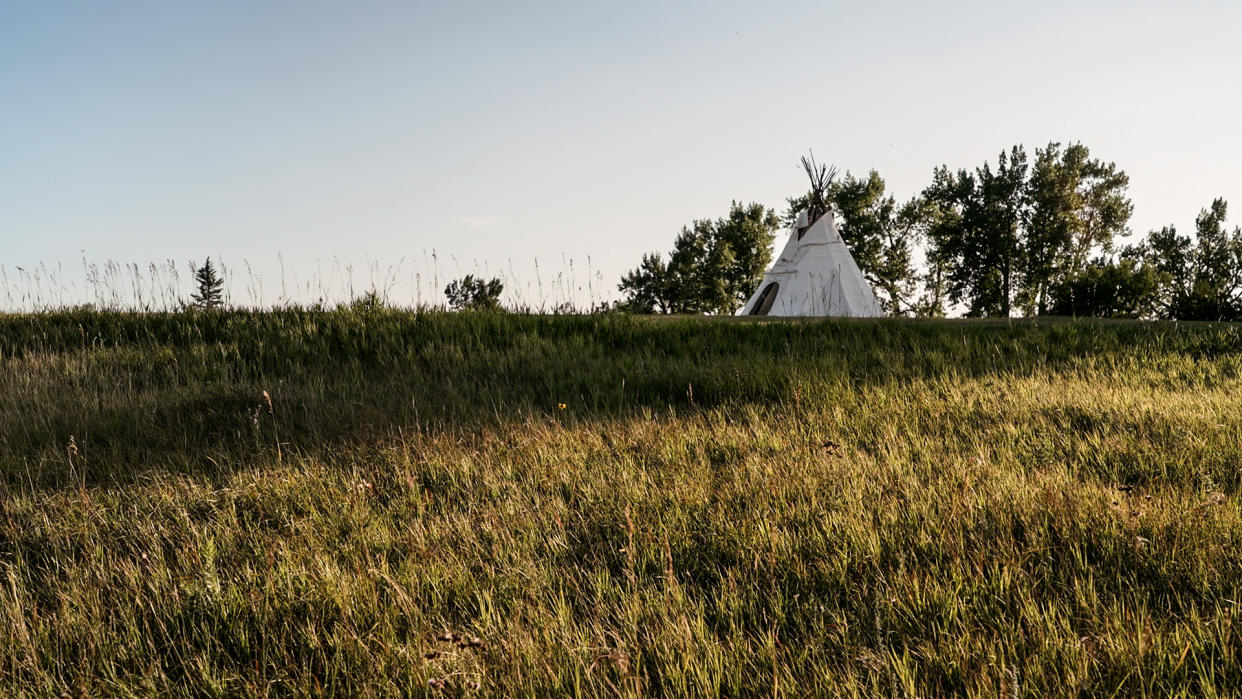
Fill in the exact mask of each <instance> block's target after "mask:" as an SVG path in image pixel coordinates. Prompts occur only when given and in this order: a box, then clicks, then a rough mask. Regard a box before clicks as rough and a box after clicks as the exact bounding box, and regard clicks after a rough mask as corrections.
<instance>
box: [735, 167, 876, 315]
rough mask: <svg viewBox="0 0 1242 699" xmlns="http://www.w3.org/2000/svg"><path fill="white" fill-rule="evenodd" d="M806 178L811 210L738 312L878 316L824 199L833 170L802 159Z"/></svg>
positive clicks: (803, 214) (800, 218) (804, 213)
mask: <svg viewBox="0 0 1242 699" xmlns="http://www.w3.org/2000/svg"><path fill="white" fill-rule="evenodd" d="M802 165H803V166H804V167H805V168H806V171H807V174H808V175H810V177H811V197H810V199H811V201H810V206H809V207H808V208H806V209H804V210H803V211H802V212H801V213H800V214H798V221H797V223H795V224H794V227H793V230H792V231H790V234H789V242H787V243H785V249H784V250H782V251H781V254H780V256H779V257H777V258H776V263H775V264H773V265H772V268H771V269H769V270H768V271H767V273H766V274H765V275H764V276H763V283H762V284H760V285H759V288H758V289H756V290H755V293H754V295H752V296H751V297H750V300H749V301H747V302H746V305H745V306H743V307H742V311H741V313H742V315H752V316H768V315H770V316H851V317H855V318H872V317H878V316H881V315H883V314H882V313H881V312H880V305H879V303H877V302H876V299H875V293H874V292H872V291H871V286H870V285H869V284H867V280H866V279H864V278H863V275H862V271H861V270H859V269H858V264H857V263H856V262H854V257H853V256H852V255H850V249H849V248H848V247H846V245H845V241H844V240H842V239H841V234H840V232H838V231H837V225H836V222H835V221H834V220H833V217H832V211H831V210H830V209H829V207H828V204H827V200H826V198H825V195H826V193H827V189H828V185H829V184H830V183H831V182H832V177H833V175H835V174H836V171H835V170H829V169H828V168H826V167H824V166H816V164H815V161H814V160H807V159H806V158H803V159H802Z"/></svg>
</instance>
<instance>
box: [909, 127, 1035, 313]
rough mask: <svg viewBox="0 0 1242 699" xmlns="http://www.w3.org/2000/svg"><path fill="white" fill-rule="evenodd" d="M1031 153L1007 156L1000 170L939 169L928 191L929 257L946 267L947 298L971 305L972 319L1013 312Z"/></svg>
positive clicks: (1003, 156) (1001, 160) (1013, 152)
mask: <svg viewBox="0 0 1242 699" xmlns="http://www.w3.org/2000/svg"><path fill="white" fill-rule="evenodd" d="M1026 172H1027V160H1026V151H1025V150H1024V149H1023V148H1022V146H1014V147H1013V148H1012V149H1011V150H1010V152H1008V153H1005V152H1002V153H1001V154H1000V157H999V158H998V159H997V164H996V168H995V169H993V168H992V167H991V165H990V164H988V163H984V164H983V166H982V167H980V168H977V169H976V170H975V172H974V173H970V172H968V171H966V170H959V171H957V172H956V173H954V172H951V171H950V170H949V169H948V168H947V167H945V166H942V167H939V168H937V169H936V170H935V173H934V174H933V180H932V184H931V185H930V186H928V188H927V189H925V190H924V191H923V198H924V199H925V200H926V201H927V206H928V207H929V209H930V211H931V212H932V214H931V219H930V222H929V224H928V225H927V227H926V233H927V236H928V240H929V242H930V244H931V251H930V255H931V256H932V257H934V258H935V259H936V260H937V261H938V262H939V263H940V264H942V265H943V266H944V273H945V281H946V286H947V291H948V298H949V300H950V301H952V302H954V303H963V302H965V303H967V304H968V311H967V315H968V316H972V317H979V316H1001V317H1008V316H1009V314H1010V310H1011V306H1012V301H1013V294H1014V288H1015V282H1016V279H1015V277H1016V275H1017V272H1018V268H1019V261H1020V256H1021V252H1022V222H1023V220H1024V218H1025V216H1026V209H1027V195H1026V186H1025V185H1026Z"/></svg>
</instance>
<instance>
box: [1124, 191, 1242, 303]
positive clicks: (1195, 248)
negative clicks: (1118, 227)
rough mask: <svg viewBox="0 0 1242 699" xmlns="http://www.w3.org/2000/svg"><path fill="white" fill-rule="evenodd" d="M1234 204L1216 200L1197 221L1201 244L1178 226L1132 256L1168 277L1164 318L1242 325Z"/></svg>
mask: <svg viewBox="0 0 1242 699" xmlns="http://www.w3.org/2000/svg"><path fill="white" fill-rule="evenodd" d="M1227 214H1228V204H1227V203H1226V202H1225V200H1224V199H1216V200H1214V201H1213V202H1212V205H1211V206H1210V207H1209V208H1206V209H1203V210H1202V211H1200V213H1199V216H1198V218H1196V219H1195V239H1194V240H1192V239H1191V238H1190V237H1188V236H1183V235H1178V233H1177V229H1176V227H1174V226H1165V227H1164V228H1162V229H1160V230H1159V231H1152V232H1150V233H1149V234H1148V236H1147V239H1146V240H1145V241H1144V242H1143V243H1142V244H1140V245H1137V246H1134V247H1131V248H1127V250H1126V254H1127V255H1129V256H1131V257H1135V258H1140V259H1143V260H1145V261H1146V262H1148V263H1149V264H1151V265H1152V266H1153V267H1155V268H1156V269H1157V270H1159V271H1160V273H1161V275H1162V285H1161V289H1160V292H1159V293H1158V298H1159V305H1160V311H1161V312H1160V315H1161V316H1162V317H1165V318H1169V319H1178V320H1242V228H1238V227H1235V228H1234V229H1233V231H1232V232H1230V231H1228V230H1227V229H1226V227H1225V219H1226V215H1227Z"/></svg>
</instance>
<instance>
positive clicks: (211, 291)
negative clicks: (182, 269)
mask: <svg viewBox="0 0 1242 699" xmlns="http://www.w3.org/2000/svg"><path fill="white" fill-rule="evenodd" d="M194 281H195V282H196V283H197V284H198V291H197V292H195V293H194V294H193V295H192V296H191V298H193V299H194V305H195V306H196V307H198V308H201V309H204V310H211V309H213V308H219V307H221V306H223V305H224V280H223V279H221V278H220V275H219V274H218V273H217V272H216V268H215V266H214V265H212V264H211V258H210V257H208V258H207V261H206V262H204V263H203V266H202V267H199V268H198V269H196V270H194Z"/></svg>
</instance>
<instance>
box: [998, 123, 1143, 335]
mask: <svg viewBox="0 0 1242 699" xmlns="http://www.w3.org/2000/svg"><path fill="white" fill-rule="evenodd" d="M1129 183H1130V178H1129V176H1128V175H1126V173H1125V172H1123V171H1121V170H1118V169H1117V166H1116V165H1115V164H1113V163H1104V162H1101V161H1100V160H1093V159H1091V158H1090V151H1089V150H1088V149H1087V147H1086V146H1084V145H1082V144H1081V143H1074V144H1071V145H1070V146H1068V147H1067V148H1066V149H1065V150H1064V151H1062V150H1061V144H1059V143H1049V144H1048V146H1047V147H1046V148H1043V149H1038V150H1036V151H1035V163H1034V165H1033V166H1032V168H1031V176H1030V181H1029V182H1028V183H1027V189H1028V196H1029V201H1030V210H1029V216H1028V219H1027V221H1026V226H1025V235H1024V237H1023V241H1022V265H1021V266H1022V269H1021V276H1022V280H1021V288H1020V289H1019V290H1018V299H1017V301H1018V305H1019V307H1021V309H1022V311H1023V312H1024V313H1025V314H1026V315H1034V314H1036V313H1040V314H1042V313H1044V312H1046V311H1047V307H1048V303H1049V295H1050V290H1051V287H1052V286H1053V285H1054V284H1057V283H1058V281H1059V280H1063V279H1067V278H1070V277H1073V276H1075V275H1077V274H1079V273H1080V272H1082V271H1083V270H1084V269H1085V268H1086V265H1087V260H1088V258H1089V256H1090V255H1091V254H1103V253H1109V252H1112V249H1113V247H1112V246H1113V240H1114V238H1115V237H1116V236H1118V235H1126V233H1127V232H1128V229H1127V227H1126V225H1127V223H1128V222H1129V220H1130V215H1131V214H1132V213H1133V211H1134V206H1133V205H1132V204H1131V203H1130V200H1129V198H1127V197H1126V188H1127V187H1128V186H1129Z"/></svg>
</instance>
